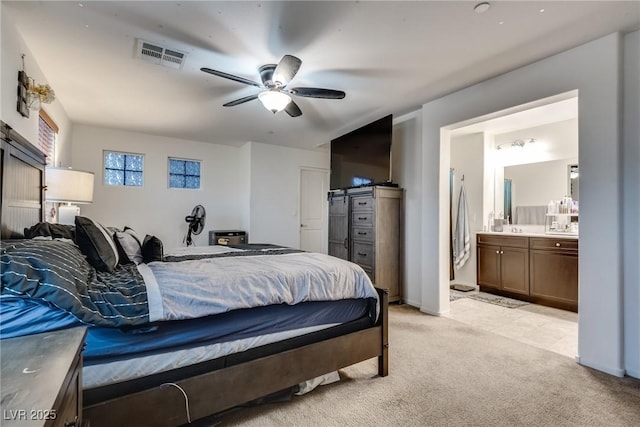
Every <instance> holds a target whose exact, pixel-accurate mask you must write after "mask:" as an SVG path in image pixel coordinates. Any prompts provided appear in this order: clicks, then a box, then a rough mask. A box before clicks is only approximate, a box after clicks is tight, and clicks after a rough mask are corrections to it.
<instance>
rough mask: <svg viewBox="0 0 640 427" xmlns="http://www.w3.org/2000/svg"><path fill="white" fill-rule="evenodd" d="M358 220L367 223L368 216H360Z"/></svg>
mask: <svg viewBox="0 0 640 427" xmlns="http://www.w3.org/2000/svg"><path fill="white" fill-rule="evenodd" d="M358 219H359V220H360V221H365V220H366V219H367V217H366V216H359V217H358Z"/></svg>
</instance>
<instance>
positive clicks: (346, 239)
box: [343, 238, 349, 249]
mask: <svg viewBox="0 0 640 427" xmlns="http://www.w3.org/2000/svg"><path fill="white" fill-rule="evenodd" d="M343 245H344V248H345V249H349V239H348V238H345V239H344V243H343Z"/></svg>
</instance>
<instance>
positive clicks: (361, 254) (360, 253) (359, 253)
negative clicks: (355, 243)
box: [358, 252, 367, 256]
mask: <svg viewBox="0 0 640 427" xmlns="http://www.w3.org/2000/svg"><path fill="white" fill-rule="evenodd" d="M358 255H360V256H367V254H363V253H362V252H358Z"/></svg>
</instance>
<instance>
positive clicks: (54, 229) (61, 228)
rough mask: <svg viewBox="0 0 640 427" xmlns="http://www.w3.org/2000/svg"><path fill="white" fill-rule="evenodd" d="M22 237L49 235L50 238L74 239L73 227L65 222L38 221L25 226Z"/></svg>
mask: <svg viewBox="0 0 640 427" xmlns="http://www.w3.org/2000/svg"><path fill="white" fill-rule="evenodd" d="M24 237H25V238H27V239H33V238H34V237H51V238H52V239H69V240H75V227H74V226H73V225H66V224H52V223H48V222H39V223H37V224H36V225H33V226H31V227H30V228H25V229H24Z"/></svg>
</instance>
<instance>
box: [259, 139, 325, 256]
mask: <svg viewBox="0 0 640 427" xmlns="http://www.w3.org/2000/svg"><path fill="white" fill-rule="evenodd" d="M250 146H251V147H250V150H251V167H250V170H251V177H250V189H249V194H250V195H251V196H250V197H251V199H250V208H249V209H250V218H251V219H250V221H251V224H250V227H249V241H250V242H251V243H275V244H280V245H284V246H289V247H293V248H298V247H300V217H299V215H300V196H299V193H300V168H302V167H309V168H317V169H322V170H326V171H328V170H329V165H330V163H331V157H330V153H329V152H328V151H322V152H320V151H311V150H301V149H296V148H289V147H283V146H277V145H270V144H263V143H258V142H251V143H250ZM327 188H328V183H327ZM325 211H326V208H325ZM325 228H326V227H325ZM327 240H328V234H327V230H324V231H323V242H326V241H327Z"/></svg>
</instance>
